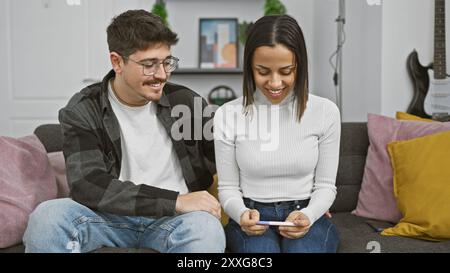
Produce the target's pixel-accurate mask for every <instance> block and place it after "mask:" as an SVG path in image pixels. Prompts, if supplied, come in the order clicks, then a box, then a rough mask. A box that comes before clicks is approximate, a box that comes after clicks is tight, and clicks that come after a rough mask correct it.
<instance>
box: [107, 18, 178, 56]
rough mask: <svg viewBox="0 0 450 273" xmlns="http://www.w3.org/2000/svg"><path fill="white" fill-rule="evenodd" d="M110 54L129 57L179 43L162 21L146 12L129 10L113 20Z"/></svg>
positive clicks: (108, 33)
mask: <svg viewBox="0 0 450 273" xmlns="http://www.w3.org/2000/svg"><path fill="white" fill-rule="evenodd" d="M106 32H107V36H108V46H109V51H110V52H117V53H119V54H120V55H122V56H123V57H128V56H130V55H131V54H133V53H134V52H136V51H138V50H146V49H148V48H149V47H150V46H152V45H155V44H158V43H163V44H166V45H168V46H169V47H170V46H172V45H175V44H176V43H177V42H178V37H177V34H176V33H174V32H172V31H171V30H170V29H169V28H168V27H167V26H166V25H164V22H163V21H162V19H161V18H160V17H159V16H157V15H155V14H152V13H150V12H148V11H145V10H129V11H126V12H124V13H122V14H120V15H119V16H117V17H115V18H114V19H113V20H112V23H111V24H110V25H109V26H108V29H107V31H106Z"/></svg>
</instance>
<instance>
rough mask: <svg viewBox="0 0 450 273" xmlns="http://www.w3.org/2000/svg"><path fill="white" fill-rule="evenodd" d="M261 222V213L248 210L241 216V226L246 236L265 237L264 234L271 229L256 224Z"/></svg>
mask: <svg viewBox="0 0 450 273" xmlns="http://www.w3.org/2000/svg"><path fill="white" fill-rule="evenodd" d="M258 221H259V211H257V210H255V209H252V210H246V211H245V212H244V213H242V215H241V221H240V223H239V225H240V226H241V229H242V231H243V232H245V234H247V235H248V236H256V235H263V234H264V232H266V230H267V229H268V228H269V227H268V226H263V225H257V224H256V222H258Z"/></svg>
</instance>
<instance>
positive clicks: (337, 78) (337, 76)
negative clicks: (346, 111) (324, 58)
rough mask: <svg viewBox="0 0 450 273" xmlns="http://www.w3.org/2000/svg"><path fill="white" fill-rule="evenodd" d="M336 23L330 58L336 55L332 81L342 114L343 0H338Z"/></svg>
mask: <svg viewBox="0 0 450 273" xmlns="http://www.w3.org/2000/svg"><path fill="white" fill-rule="evenodd" d="M336 23H337V49H336V52H335V53H334V54H333V56H331V58H333V57H334V56H336V65H333V64H332V66H333V68H334V76H333V82H334V86H335V89H336V104H337V105H338V107H339V111H340V112H341V115H342V47H343V46H344V43H345V31H344V25H345V0H339V16H338V18H337V19H336Z"/></svg>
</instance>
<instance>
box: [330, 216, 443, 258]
mask: <svg viewBox="0 0 450 273" xmlns="http://www.w3.org/2000/svg"><path fill="white" fill-rule="evenodd" d="M330 220H331V222H333V223H334V224H335V225H336V226H337V229H338V232H339V236H340V239H341V243H340V245H339V249H338V252H343V253H349V252H352V253H370V252H377V250H379V252H381V253H400V252H402V253H413V252H416V253H417V252H427V253H448V252H450V241H446V242H431V241H424V240H419V239H414V238H407V237H400V236H382V235H380V233H379V232H377V231H375V230H374V229H373V228H372V227H370V226H369V225H368V224H367V223H366V221H367V220H368V219H367V218H363V217H358V216H355V215H352V214H350V213H346V212H342V213H335V214H333V218H331V219H330ZM378 247H379V248H378Z"/></svg>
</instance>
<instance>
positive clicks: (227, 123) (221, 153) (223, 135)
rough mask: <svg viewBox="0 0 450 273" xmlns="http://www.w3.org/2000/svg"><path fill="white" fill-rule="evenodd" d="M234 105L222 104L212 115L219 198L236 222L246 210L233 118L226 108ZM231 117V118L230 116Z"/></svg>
mask: <svg viewBox="0 0 450 273" xmlns="http://www.w3.org/2000/svg"><path fill="white" fill-rule="evenodd" d="M227 107H230V108H229V109H232V108H234V107H235V106H233V105H231V106H224V107H221V108H219V109H218V110H217V112H216V114H215V116H214V147H215V154H216V167H217V175H218V178H219V187H218V191H219V200H220V203H221V205H222V207H223V208H224V211H225V213H226V214H228V215H229V216H230V217H231V218H232V219H233V220H234V221H236V222H237V223H239V222H240V217H241V215H242V213H243V212H244V211H246V210H247V208H246V206H245V204H244V201H243V199H242V190H241V187H240V184H239V167H238V165H237V162H236V149H235V130H234V126H233V123H234V122H235V119H234V117H232V116H233V114H232V113H230V112H228V115H227V111H226V108H227ZM230 117H232V118H230Z"/></svg>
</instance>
